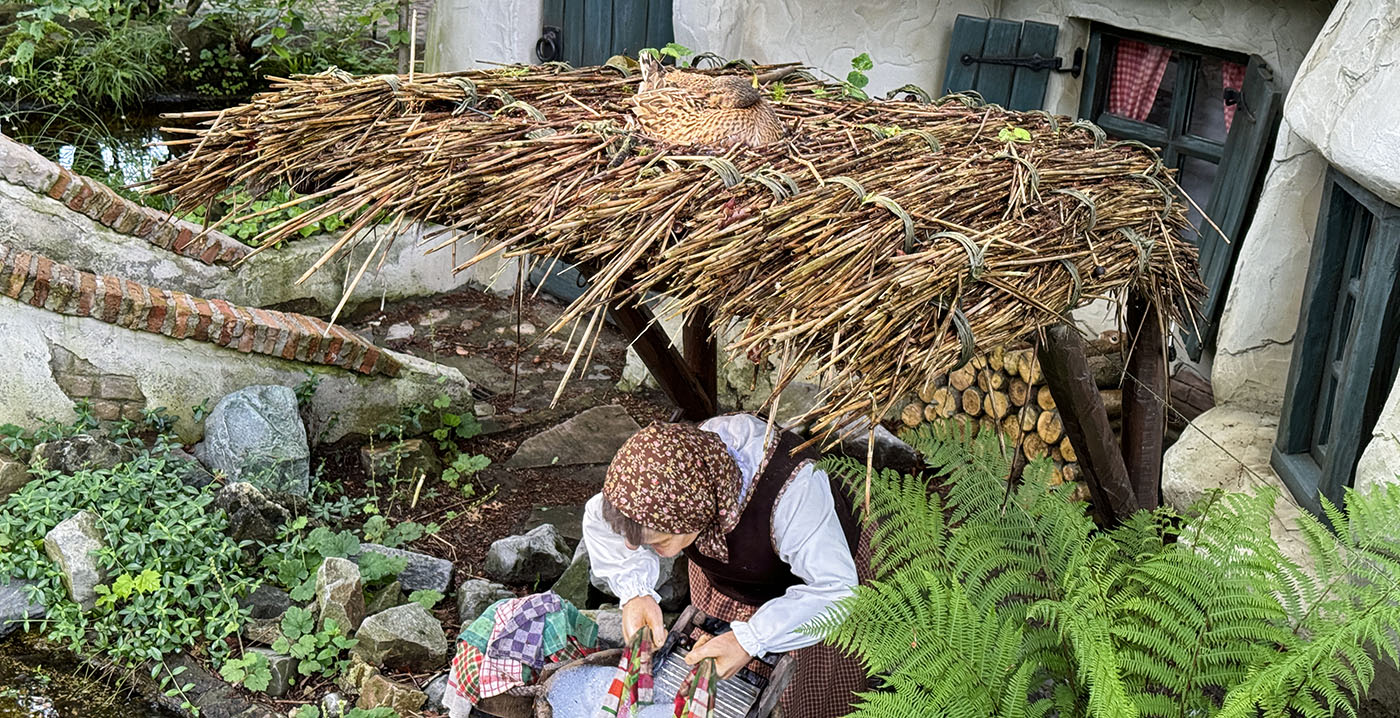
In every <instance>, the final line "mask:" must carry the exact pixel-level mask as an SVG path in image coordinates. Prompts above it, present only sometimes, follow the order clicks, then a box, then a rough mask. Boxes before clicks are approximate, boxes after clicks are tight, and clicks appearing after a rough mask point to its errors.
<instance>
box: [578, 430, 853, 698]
mask: <svg viewBox="0 0 1400 718" xmlns="http://www.w3.org/2000/svg"><path fill="white" fill-rule="evenodd" d="M801 443H802V442H801V439H799V438H798V437H796V436H795V435H793V434H791V433H788V432H779V431H777V430H776V429H775V430H774V431H772V432H771V433H770V432H769V430H768V425H767V423H766V422H764V421H763V420H762V419H759V418H758V417H755V416H752V415H747V414H735V415H730V416H722V417H718V418H714V419H710V420H708V421H706V422H704V423H702V424H700V425H699V426H698V427H696V426H691V425H687V424H662V423H657V424H652V425H651V426H649V427H647V428H645V429H642V430H641V431H639V432H637V434H635V435H634V436H633V437H632V438H631V439H629V440H628V441H627V442H626V443H625V444H623V446H622V448H621V449H620V450H619V451H618V453H617V456H616V457H615V458H614V459H613V461H612V464H611V465H609V467H608V473H607V478H606V480H605V481H604V484H603V492H602V493H601V494H599V495H598V496H594V497H593V498H592V499H590V500H589V502H588V505H587V508H586V511H585V513H584V520H583V534H584V541H585V543H586V544H587V545H588V553H589V559H590V560H591V562H592V566H593V571H594V573H595V574H596V575H597V576H599V577H601V578H603V579H604V580H605V581H607V583H608V585H609V586H610V587H611V589H612V592H613V594H614V595H616V596H617V597H618V598H619V599H620V601H621V605H622V630H623V633H624V635H627V636H631V635H633V632H635V631H636V630H638V629H640V628H649V629H650V630H651V632H652V635H653V640H655V641H656V642H657V643H660V642H661V641H664V640H665V636H666V628H665V626H664V625H663V621H662V616H661V607H660V605H659V604H658V603H657V601H658V599H659V598H660V597H659V596H658V594H657V593H656V592H655V590H654V589H655V587H656V583H657V577H658V575H659V557H672V556H675V555H677V554H681V553H684V554H685V555H686V557H687V558H689V559H690V561H689V563H690V597H691V602H692V603H693V604H695V606H696V607H698V608H699V609H700V610H702V611H704V612H705V613H706V614H709V615H710V616H714V617H716V618H719V619H722V620H726V621H730V622H731V623H730V625H731V626H732V629H733V630H731V631H729V632H727V633H724V634H723V635H721V636H718V637H716V638H714V639H713V640H710V641H708V642H706V643H704V644H703V645H701V646H700V647H698V648H697V649H695V650H694V651H692V652H691V653H690V654H689V655H688V656H687V662H689V663H691V664H694V663H696V662H698V661H700V660H701V659H704V658H714V659H715V663H716V667H717V668H718V671H719V674H720V677H722V678H728V677H730V676H732V675H734V674H735V673H737V672H738V671H739V669H741V668H743V667H744V666H745V665H746V664H747V663H748V662H749V660H750V659H751V658H752V657H754V656H759V655H763V654H765V653H779V652H787V651H796V657H797V660H798V668H797V673H796V675H795V677H794V679H793V681H792V683H791V684H789V687H788V690H787V691H786V692H785V693H784V694H783V699H782V702H781V706H782V710H783V715H784V716H785V718H826V717H827V716H841V715H846V714H847V713H849V712H850V710H851V706H850V704H851V702H852V700H853V699H854V696H853V692H854V691H858V690H864V688H865V679H864V673H863V672H862V671H861V669H860V665H859V664H858V663H857V662H856V661H854V660H852V659H850V658H848V657H846V656H845V655H843V654H841V653H839V652H838V651H836V650H835V649H834V648H831V647H829V646H824V645H819V644H818V642H817V639H815V638H813V637H811V636H807V635H804V634H801V633H797V629H798V628H799V627H800V626H802V625H803V624H806V623H807V622H808V621H810V620H811V619H813V618H815V617H817V616H819V615H821V614H823V613H824V612H826V611H827V609H828V608H830V607H831V606H832V604H833V603H835V602H836V601H839V600H840V599H842V598H845V597H846V596H849V595H850V594H851V589H852V588H853V587H854V586H855V585H856V584H857V583H858V580H859V575H858V573H857V570H856V561H855V560H854V559H853V558H852V556H853V552H852V547H855V546H857V545H858V542H859V536H860V530H859V524H858V523H857V521H856V520H855V519H854V518H853V515H852V511H851V503H850V500H849V498H848V497H847V496H846V494H845V492H844V491H842V490H841V489H840V487H839V485H837V484H836V482H834V481H832V480H831V479H830V478H829V477H828V476H827V475H826V472H824V471H822V470H820V469H818V468H817V467H816V466H815V465H814V463H813V460H814V459H815V458H816V452H814V451H810V450H808V451H803V452H799V453H798V454H796V455H793V454H792V451H793V449H794V448H796V447H797V446H798V445H799V444H801Z"/></svg>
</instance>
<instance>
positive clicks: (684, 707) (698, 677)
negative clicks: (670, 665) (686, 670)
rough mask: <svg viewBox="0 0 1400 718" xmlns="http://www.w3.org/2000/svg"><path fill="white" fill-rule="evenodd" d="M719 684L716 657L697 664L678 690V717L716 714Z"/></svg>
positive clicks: (698, 717) (708, 717)
mask: <svg viewBox="0 0 1400 718" xmlns="http://www.w3.org/2000/svg"><path fill="white" fill-rule="evenodd" d="M718 684H719V673H718V672H717V670H716V669H715V659H713V658H706V659H705V660H703V661H700V662H699V663H698V664H696V666H695V668H693V669H691V671H690V675H689V676H686V679H685V682H684V683H682V684H681V688H680V690H678V691H676V714H675V715H676V718H710V716H712V715H714V712H715V694H716V693H717V692H718V691H719V685H718Z"/></svg>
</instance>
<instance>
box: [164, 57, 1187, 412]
mask: <svg viewBox="0 0 1400 718" xmlns="http://www.w3.org/2000/svg"><path fill="white" fill-rule="evenodd" d="M722 71H725V70H722ZM727 71H730V72H733V71H736V70H734V69H730V70H727ZM737 71H738V72H745V73H753V74H754V77H755V79H756V80H758V81H761V82H762V84H763V88H764V90H765V92H766V93H767V94H768V96H769V97H770V98H772V101H774V102H775V104H776V107H777V110H778V113H779V115H780V117H781V118H782V120H783V121H784V123H785V124H786V126H787V128H788V130H789V138H788V140H787V141H785V142H782V143H779V144H776V145H769V146H766V147H764V148H761V149H749V148H696V147H673V146H667V145H665V144H663V143H660V142H657V141H654V140H651V139H649V138H647V137H645V136H642V135H640V134H639V133H637V132H636V131H635V125H633V124H632V123H631V122H630V120H629V118H630V117H631V115H630V114H629V112H628V107H627V101H628V98H629V97H630V96H632V95H633V93H634V92H635V85H636V83H637V78H636V77H635V76H633V75H629V74H625V73H626V70H625V68H613V67H603V68H588V69H569V68H566V67H563V66H543V67H504V68H500V69H495V70H485V71H473V72H466V73H454V74H440V75H418V76H416V77H397V76H382V77H363V78H352V77H348V76H345V75H342V74H338V73H328V74H323V75H316V76H304V77H297V78H295V79H287V80H278V81H277V82H276V83H275V86H274V89H273V91H271V92H268V93H265V94H262V95H259V96H257V97H255V98H254V99H253V100H252V101H251V102H250V103H249V104H247V105H244V106H240V107H235V108H231V109H228V110H224V111H220V112H217V113H212V112H211V113H206V114H205V115H203V116H202V119H204V120H205V125H206V126H205V127H204V128H202V129H200V130H197V131H196V132H195V135H194V136H192V137H191V138H189V139H188V140H181V141H179V142H177V143H175V144H182V145H185V147H184V149H186V150H187V151H186V152H185V153H184V154H183V156H181V157H179V158H177V159H176V160H174V161H172V162H171V163H170V164H168V165H166V166H164V167H162V168H160V169H159V170H158V172H157V175H156V179H155V180H154V182H153V184H152V185H151V186H150V187H149V191H152V192H171V193H174V194H175V195H176V197H177V198H178V200H179V204H180V208H181V209H189V208H192V207H195V206H198V205H201V204H203V203H206V202H210V201H212V200H214V199H216V198H219V197H221V196H226V195H228V194H229V193H230V192H231V191H232V190H234V189H235V188H238V189H252V190H253V191H254V194H256V191H257V190H258V189H259V188H262V187H270V186H273V185H275V184H278V183H283V182H288V183H291V184H292V185H293V186H295V187H300V188H305V189H306V190H307V191H309V192H311V194H310V195H308V196H310V197H319V198H323V199H325V200H326V201H325V202H324V203H323V204H320V205H318V206H316V207H315V208H314V209H312V210H310V211H308V212H307V213H305V214H303V215H301V216H299V217H297V218H295V219H293V220H291V221H290V222H288V223H287V224H285V225H282V226H280V227H277V228H275V229H273V230H269V232H268V233H267V235H266V236H265V237H264V239H265V240H266V242H267V244H268V245H270V244H273V243H276V242H278V241H281V240H282V239H284V238H286V237H290V236H293V235H294V234H295V233H296V232H297V231H298V230H299V229H300V228H301V227H303V226H306V225H308V224H310V223H312V222H315V221H317V220H318V219H320V218H322V217H325V216H329V215H331V214H335V213H339V214H342V215H343V216H351V217H354V218H356V222H355V223H354V224H353V225H352V227H351V231H347V232H346V233H345V234H344V235H343V237H342V239H340V241H339V242H338V243H337V244H335V245H334V246H333V247H332V248H331V249H330V250H329V251H328V252H326V254H325V255H324V256H323V257H321V259H320V260H319V261H318V262H316V264H315V265H314V266H312V267H310V268H308V270H307V274H308V275H309V274H310V273H311V272H313V271H315V270H317V269H318V268H320V267H321V266H323V265H324V264H325V263H326V262H327V261H329V260H330V259H331V258H333V257H335V256H337V255H338V254H340V253H342V252H345V251H347V250H348V249H349V248H350V245H351V244H352V243H355V242H361V241H369V240H367V239H366V238H367V237H368V236H369V235H368V234H366V233H361V232H358V231H357V230H359V229H362V228H363V227H365V226H366V225H367V224H368V223H369V222H371V221H372V220H375V219H376V218H379V219H381V220H382V218H383V216H384V215H385V214H387V215H388V217H389V218H390V221H389V225H388V226H389V229H390V231H389V232H387V233H385V232H381V233H378V239H377V240H373V241H376V249H379V250H382V249H384V247H383V245H384V243H385V242H386V241H387V240H386V238H388V237H392V236H393V235H394V234H395V230H397V229H400V228H403V227H405V226H406V225H407V224H408V223H411V222H431V223H434V224H437V225H441V226H442V227H443V228H444V229H443V230H442V239H441V241H440V242H437V241H435V243H434V244H433V245H432V246H431V247H430V248H429V250H428V251H433V250H434V249H442V248H447V247H451V246H453V245H454V243H455V242H456V240H457V239H458V237H459V236H460V233H466V232H470V233H474V234H476V235H478V236H480V237H481V238H483V240H484V242H483V244H482V245H481V246H482V248H483V250H482V251H481V252H480V254H479V255H478V256H476V257H473V258H471V259H469V260H467V261H465V262H461V263H460V264H458V265H457V268H458V269H462V268H465V267H466V266H469V265H470V264H472V263H473V262H475V261H479V260H480V259H483V258H485V257H487V256H494V255H497V254H500V253H505V254H506V255H508V256H529V257H531V258H534V259H537V260H538V261H542V262H553V261H555V260H558V259H560V258H565V259H567V260H568V261H571V262H578V263H582V264H583V265H584V266H586V267H588V268H589V269H590V270H591V271H592V272H593V281H592V283H591V285H590V286H589V288H588V290H587V292H586V293H585V294H584V295H583V296H582V297H580V298H579V299H578V300H577V301H576V302H575V303H574V304H573V305H572V306H571V307H570V308H569V309H568V310H567V311H566V312H565V313H564V314H563V316H562V318H561V319H560V321H559V323H558V325H556V326H555V327H552V329H553V330H559V329H562V328H565V327H567V326H568V325H570V324H573V325H574V327H575V330H577V328H578V326H580V325H582V326H583V327H584V330H583V332H582V333H581V334H579V333H577V331H575V333H574V334H573V335H571V336H572V338H573V340H574V341H577V352H579V353H580V354H582V353H585V352H586V351H587V349H586V348H587V347H588V346H590V341H589V339H590V337H592V336H596V332H598V331H600V330H601V329H602V326H603V321H602V314H603V312H604V310H605V307H606V306H607V305H608V303H609V302H616V301H627V300H638V299H639V298H641V297H643V296H644V295H645V293H646V292H647V291H649V290H664V291H665V292H667V293H669V294H670V295H672V296H673V297H675V298H677V299H678V300H679V306H680V307H682V308H683V309H685V310H691V309H694V308H696V307H700V306H702V305H703V306H705V307H707V308H708V309H709V310H710V312H711V313H710V315H709V316H711V317H713V321H714V327H715V329H717V330H719V329H721V328H727V327H731V326H733V325H734V324H736V323H737V324H738V325H739V326H740V327H741V331H740V332H739V334H738V339H737V340H735V341H734V342H732V343H731V344H730V345H729V346H728V347H727V349H728V350H729V351H730V352H744V353H746V354H748V356H749V357H750V358H752V359H761V358H763V357H770V358H773V359H775V360H777V363H778V365H779V366H780V367H781V369H782V376H781V378H780V380H779V382H778V384H777V386H778V387H779V388H780V389H781V387H783V386H785V385H786V384H787V383H788V382H789V381H791V380H792V379H794V378H797V377H798V376H799V375H801V374H803V373H811V372H815V373H816V374H817V375H818V376H817V377H814V378H815V379H817V380H818V381H819V382H820V383H821V384H822V386H824V387H825V389H826V391H827V394H826V396H825V397H824V401H823V402H822V405H821V406H819V407H817V408H816V409H814V410H813V412H811V417H813V418H815V419H817V422H816V424H815V425H814V427H815V428H816V429H817V430H818V431H829V430H830V429H831V428H833V427H834V426H837V425H839V424H838V422H841V421H843V420H844V419H847V418H852V417H854V416H859V415H864V416H882V415H883V414H884V413H885V412H886V410H888V408H889V407H890V406H892V405H893V403H894V402H895V401H896V400H897V399H898V398H899V397H900V396H902V395H904V394H906V393H908V392H909V391H910V390H912V389H917V388H918V387H919V386H920V385H921V384H924V383H926V382H927V381H929V379H930V378H931V377H933V376H936V375H938V374H942V373H946V372H947V371H948V370H949V369H950V368H953V367H955V366H957V365H958V364H959V363H960V362H963V361H966V360H967V359H968V358H969V357H970V356H971V355H972V353H973V349H974V348H975V347H979V346H983V347H991V346H997V345H1004V344H1010V343H1013V342H1015V341H1016V340H1018V339H1023V338H1025V337H1027V336H1029V335H1031V334H1033V333H1035V332H1036V331H1037V330H1039V329H1040V328H1042V327H1044V326H1047V325H1050V324H1053V323H1056V322H1059V321H1061V320H1062V319H1063V317H1064V314H1065V312H1066V311H1068V310H1069V309H1072V308H1075V307H1077V306H1080V305H1082V304H1084V303H1087V302H1088V301H1090V300H1091V299H1094V298H1097V297H1114V298H1116V297H1121V296H1122V295H1123V294H1124V293H1125V292H1127V291H1130V290H1131V291H1136V292H1140V293H1142V294H1143V295H1145V296H1147V297H1148V298H1150V299H1151V300H1152V301H1153V302H1154V303H1155V305H1156V306H1157V307H1158V308H1159V311H1160V312H1161V314H1162V319H1163V321H1164V322H1165V321H1167V320H1169V319H1175V320H1178V321H1187V322H1189V321H1190V319H1188V318H1187V314H1189V312H1190V310H1189V309H1187V307H1191V306H1194V305H1195V303H1196V301H1197V299H1198V298H1199V296H1200V295H1201V293H1202V285H1201V284H1200V283H1199V281H1198V280H1197V260H1196V250H1195V248H1194V247H1193V245H1192V244H1191V243H1190V242H1189V241H1187V239H1185V238H1184V237H1183V236H1182V233H1183V230H1185V229H1187V228H1188V223H1187V221H1186V219H1185V211H1184V205H1183V203H1182V201H1181V200H1180V199H1179V197H1178V194H1177V193H1178V190H1177V188H1176V185H1175V183H1174V181H1173V180H1172V178H1171V172H1170V171H1168V170H1167V169H1165V168H1164V167H1163V166H1162V163H1161V161H1160V160H1159V159H1158V157H1157V156H1156V155H1155V153H1153V152H1152V151H1151V150H1149V149H1147V148H1145V147H1143V146H1141V145H1139V144H1137V143H1122V142H1118V143H1115V142H1111V141H1108V140H1107V138H1106V137H1105V136H1104V134H1103V132H1102V131H1101V130H1099V129H1098V128H1097V127H1095V126H1093V125H1091V124H1089V123H1086V122H1071V121H1070V120H1069V119H1068V118H1063V117H1053V116H1050V115H1048V114H1046V113H1044V112H1035V113H1016V112H1008V111H1005V110H1003V109H1001V108H999V107H997V106H994V105H982V104H980V103H979V102H978V101H977V100H976V98H972V97H966V96H961V95H958V96H950V97H948V98H944V99H942V100H939V101H928V100H927V97H926V96H924V97H923V98H922V100H921V99H920V97H919V95H920V93H918V92H917V90H916V88H909V89H908V90H907V91H906V92H904V93H902V94H903V95H904V96H908V97H910V98H911V99H906V100H873V101H859V102H858V101H853V100H850V99H848V98H846V97H843V96H842V92H841V88H840V87H839V86H834V85H830V84H824V83H822V82H819V81H817V80H815V79H813V78H812V77H811V76H810V75H809V74H807V73H805V72H802V71H800V70H796V71H794V68H792V67H790V66H767V67H751V66H750V67H745V68H740V69H738V70H737ZM784 73H787V74H785V76H783V75H784ZM778 76H782V77H781V79H775V78H777V77H778ZM778 83H781V87H779V85H778ZM375 256H380V257H382V256H383V254H382V251H379V252H371V253H370V254H369V258H367V259H366V260H365V263H364V264H363V265H361V266H360V267H357V268H354V269H355V270H356V271H357V272H358V273H357V274H355V275H354V276H356V277H357V278H358V276H359V275H360V274H363V273H364V272H365V270H366V269H367V268H368V267H369V266H370V264H371V261H372V259H373V257H375ZM347 294H348V292H347ZM576 363H577V362H576ZM583 364H584V366H586V362H584V363H583ZM776 393H777V392H775V394H776Z"/></svg>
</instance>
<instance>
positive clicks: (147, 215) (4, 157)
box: [0, 135, 252, 264]
mask: <svg viewBox="0 0 1400 718" xmlns="http://www.w3.org/2000/svg"><path fill="white" fill-rule="evenodd" d="M0 179H4V180H5V181H6V182H9V183H11V184H14V185H19V186H21V187H26V188H28V189H29V190H31V191H33V192H36V193H38V194H43V195H47V196H49V197H52V198H53V199H56V200H58V201H59V202H62V203H63V204H64V205H66V206H67V207H68V208H69V209H71V210H73V211H75V212H78V213H80V214H82V215H84V216H86V217H88V218H89V219H91V220H92V221H94V222H97V223H98V224H101V225H102V226H104V227H107V228H108V229H111V230H112V231H114V232H119V233H121V234H126V235H130V236H132V237H137V238H139V239H144V240H146V241H147V242H150V243H151V244H154V245H156V246H157V247H160V248H162V249H167V250H170V251H172V252H175V253H176V254H179V255H182V256H185V257H190V258H192V259H197V260H199V261H201V262H204V263H205V264H230V263H232V262H236V261H238V260H239V259H242V258H243V257H245V256H247V254H248V253H249V252H250V251H252V249H251V248H250V247H248V246H247V245H245V244H243V243H241V242H239V241H237V240H235V239H233V238H232V237H229V236H228V235H226V234H223V233H222V232H207V233H202V231H201V227H200V226H199V225H197V224H194V223H192V222H187V221H185V220H182V219H177V218H175V217H173V216H171V215H169V214H166V213H165V212H161V211H160V210H156V209H151V208H150V207H145V206H142V205H140V204H137V203H135V202H132V201H130V200H128V199H126V198H124V197H122V196H120V195H118V194H117V193H116V192H113V191H112V190H111V189H110V188H109V187H107V185H104V184H102V183H101V182H98V181H97V180H94V179H90V178H87V177H84V176H82V175H77V174H73V173H72V172H69V171H68V170H66V169H64V168H63V167H61V166H59V165H58V164H57V163H54V162H51V161H49V160H47V159H45V158H44V157H43V155H40V154H39V153H38V152H35V151H34V149H33V148H31V147H29V146H28V145H24V144H21V143H19V142H15V141H14V140H11V139H10V138H8V137H5V136H4V135H0Z"/></svg>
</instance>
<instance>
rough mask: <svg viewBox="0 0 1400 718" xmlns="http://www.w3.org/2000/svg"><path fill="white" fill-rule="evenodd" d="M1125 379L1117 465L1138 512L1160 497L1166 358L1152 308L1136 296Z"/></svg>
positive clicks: (1131, 309) (1132, 302)
mask: <svg viewBox="0 0 1400 718" xmlns="http://www.w3.org/2000/svg"><path fill="white" fill-rule="evenodd" d="M1128 331H1129V332H1131V333H1132V335H1131V336H1130V337H1129V338H1128V340H1127V346H1128V351H1130V352H1131V354H1129V355H1128V366H1127V372H1128V381H1127V383H1126V384H1125V385H1124V386H1123V463H1124V464H1125V465H1126V467H1127V470H1128V477H1129V478H1130V479H1131V481H1132V484H1133V492H1134V493H1135V494H1136V496H1137V501H1138V508H1143V509H1155V508H1157V506H1158V504H1159V503H1160V501H1161V496H1162V442H1163V440H1164V437H1165V435H1166V430H1167V407H1166V403H1165V402H1166V400H1167V355H1166V351H1167V350H1166V346H1165V343H1164V338H1163V335H1162V325H1161V323H1160V317H1159V316H1158V314H1157V307H1156V306H1154V305H1153V304H1152V302H1150V301H1148V300H1147V299H1146V298H1144V297H1142V296H1141V295H1139V294H1137V293H1136V292H1134V293H1133V295H1132V296H1131V297H1130V298H1129V300H1128Z"/></svg>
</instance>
